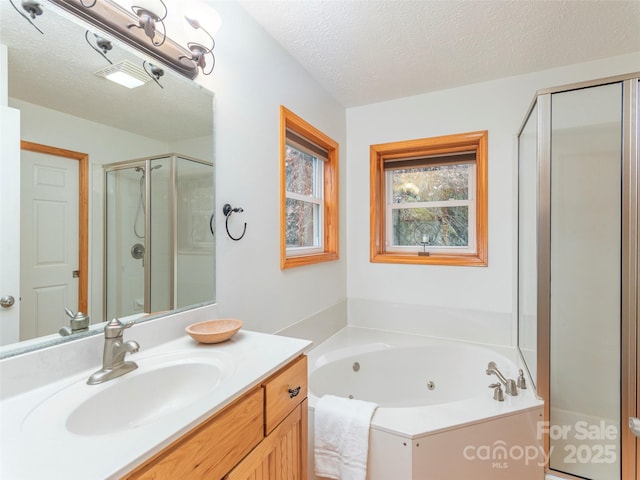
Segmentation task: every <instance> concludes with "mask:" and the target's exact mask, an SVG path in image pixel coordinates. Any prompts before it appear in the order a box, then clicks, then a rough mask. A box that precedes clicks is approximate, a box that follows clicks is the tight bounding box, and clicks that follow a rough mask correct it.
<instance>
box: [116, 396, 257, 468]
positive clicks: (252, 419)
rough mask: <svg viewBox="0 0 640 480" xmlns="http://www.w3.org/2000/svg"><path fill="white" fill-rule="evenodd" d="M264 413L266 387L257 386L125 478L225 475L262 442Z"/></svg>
mask: <svg viewBox="0 0 640 480" xmlns="http://www.w3.org/2000/svg"><path fill="white" fill-rule="evenodd" d="M262 415H263V389H262V388H256V389H254V390H252V391H250V392H248V393H246V394H245V395H244V396H243V397H242V398H241V399H239V400H236V401H235V402H234V403H233V404H231V405H230V406H229V407H227V408H225V409H224V410H222V411H221V412H219V413H217V414H216V415H215V416H214V417H213V418H211V419H210V420H207V421H205V423H204V424H202V425H201V426H199V427H196V428H195V429H194V430H192V431H191V432H189V433H187V434H186V435H185V436H184V437H182V438H180V439H179V440H177V441H176V442H174V443H173V444H171V445H170V446H169V447H167V448H166V449H165V450H163V451H162V452H160V453H159V454H157V455H156V456H155V457H153V458H152V459H151V460H150V461H148V462H147V463H145V464H144V465H142V466H141V467H139V468H137V469H136V470H134V471H133V472H132V473H130V474H129V475H127V476H126V477H125V478H126V479H127V480H129V479H154V480H155V479H157V480H160V479H167V480H175V479H181V478H184V479H187V478H188V479H189V480H196V479H216V478H222V477H223V476H224V475H226V474H227V473H228V472H229V471H230V470H231V469H232V468H233V467H234V466H235V465H236V464H237V463H238V462H240V460H242V458H244V457H245V455H247V454H248V453H249V452H250V451H251V450H252V449H253V448H254V447H255V446H256V445H258V444H259V443H260V442H261V441H262V439H263V436H264V434H263V416H262Z"/></svg>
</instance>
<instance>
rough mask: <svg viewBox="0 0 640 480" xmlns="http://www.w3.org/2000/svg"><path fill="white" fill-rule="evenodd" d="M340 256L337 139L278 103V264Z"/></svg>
mask: <svg viewBox="0 0 640 480" xmlns="http://www.w3.org/2000/svg"><path fill="white" fill-rule="evenodd" d="M337 258H338V144H337V143H336V142H335V141H334V140H332V139H331V138H329V137H328V136H327V135H325V134H324V133H322V132H321V131H320V130H318V129H316V128H315V127H313V126H312V125H311V124H309V123H308V122H306V121H304V120H303V119H302V118H300V117H299V116H297V115H296V114H294V113H293V112H291V111H290V110H288V109H287V108H285V107H283V106H281V107H280V267H281V268H282V269H285V268H291V267H297V266H302V265H309V264H313V263H318V262H326V261H329V260H336V259H337Z"/></svg>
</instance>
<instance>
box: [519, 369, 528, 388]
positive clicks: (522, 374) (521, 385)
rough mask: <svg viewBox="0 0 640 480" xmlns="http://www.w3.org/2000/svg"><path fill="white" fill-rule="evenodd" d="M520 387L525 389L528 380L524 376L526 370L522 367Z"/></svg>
mask: <svg viewBox="0 0 640 480" xmlns="http://www.w3.org/2000/svg"><path fill="white" fill-rule="evenodd" d="M518 388H521V389H523V390H524V389H526V388H527V381H526V380H525V378H524V371H523V370H522V369H520V375H519V376H518Z"/></svg>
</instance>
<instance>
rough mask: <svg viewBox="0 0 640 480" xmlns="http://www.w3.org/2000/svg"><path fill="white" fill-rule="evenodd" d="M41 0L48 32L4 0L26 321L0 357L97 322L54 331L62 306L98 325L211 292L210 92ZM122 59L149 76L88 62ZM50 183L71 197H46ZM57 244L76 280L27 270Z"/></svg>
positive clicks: (0, 37) (184, 304)
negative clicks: (134, 77) (136, 80)
mask: <svg viewBox="0 0 640 480" xmlns="http://www.w3.org/2000/svg"><path fill="white" fill-rule="evenodd" d="M15 3H16V4H17V5H18V6H19V5H20V2H15ZM42 8H43V10H44V12H43V14H42V15H40V16H38V17H37V18H36V19H35V20H34V23H36V25H37V27H38V28H39V29H40V30H41V31H42V33H40V32H39V31H38V30H37V29H36V28H34V27H33V26H32V25H30V24H29V23H28V22H27V21H26V20H25V19H23V18H21V17H20V15H19V14H18V13H17V12H16V10H15V9H14V8H13V7H12V5H11V4H10V2H2V3H0V22H1V23H0V44H3V45H6V47H7V50H8V73H7V72H2V73H1V74H2V75H7V80H8V82H7V83H8V96H9V99H8V104H9V107H11V108H14V109H18V110H19V111H20V140H21V141H22V149H21V158H20V164H21V167H20V171H21V177H22V180H21V182H20V188H21V192H20V197H21V203H22V208H21V209H20V212H16V214H19V215H21V228H20V230H21V231H20V235H21V237H20V245H21V250H22V252H21V260H20V264H21V265H20V278H21V281H20V283H21V286H20V296H21V297H22V301H21V302H20V307H21V308H20V317H21V318H20V329H19V331H20V334H19V336H18V338H2V339H1V343H2V346H1V347H0V358H1V357H3V356H10V355H14V354H16V353H20V352H21V351H25V349H29V350H31V349H34V348H40V347H41V346H44V345H50V344H52V343H57V342H60V341H67V340H69V339H72V338H77V337H78V336H84V335H87V334H91V333H94V332H89V333H85V332H83V333H78V334H72V335H70V336H62V335H60V334H59V333H58V331H59V329H60V328H62V327H64V326H68V325H69V317H68V315H67V313H65V308H68V309H69V310H71V311H72V312H74V313H75V312H76V311H77V310H83V309H86V313H87V314H88V315H89V316H90V318H91V324H92V325H93V326H95V324H98V323H101V322H104V321H105V320H109V319H110V318H109V317H114V316H117V317H133V318H140V319H142V318H152V316H157V315H161V314H165V313H167V312H169V311H173V310H176V309H184V308H189V306H193V305H201V304H203V303H210V302H213V301H214V300H215V285H214V281H215V280H214V279H215V273H214V270H215V258H214V251H215V245H214V244H215V236H214V231H213V224H214V222H213V212H214V197H215V195H214V191H213V189H214V182H213V175H214V173H213V160H214V159H213V125H212V123H213V95H212V93H211V92H209V91H207V90H205V89H203V88H201V87H200V86H198V85H197V84H196V83H194V82H193V81H191V80H189V79H187V78H185V77H183V76H180V75H178V74H176V73H174V72H172V71H170V70H169V69H168V68H163V73H162V75H158V72H157V70H154V69H153V68H152V66H151V64H150V63H149V59H148V58H147V59H144V58H142V57H140V56H138V54H137V53H135V52H134V51H133V50H132V49H131V48H130V47H126V46H123V45H121V44H119V43H118V42H117V41H116V40H114V39H109V40H111V44H112V48H111V49H108V50H105V52H104V54H102V49H101V46H100V45H99V44H98V43H97V41H96V37H95V35H94V31H91V30H87V28H86V27H85V26H84V25H82V24H81V23H80V22H78V21H77V20H75V19H71V18H70V17H69V16H68V14H64V13H61V12H60V11H59V10H58V9H57V8H56V7H54V6H52V5H50V4H49V3H48V2H43V3H42ZM95 33H97V32H95ZM105 57H106V58H105ZM145 60H146V61H145ZM123 61H126V62H128V63H129V65H132V66H133V67H135V68H137V69H138V71H139V72H141V75H142V76H143V79H144V76H145V75H146V76H147V77H148V78H146V80H147V81H146V83H144V84H143V85H142V86H139V87H137V88H131V89H130V88H125V87H123V86H121V85H118V84H116V83H113V82H111V81H108V80H106V79H105V78H104V77H99V76H97V75H96V74H95V73H94V72H97V71H99V70H101V69H104V68H105V67H110V66H111V64H110V63H109V62H112V63H113V64H116V63H119V62H123ZM160 67H162V66H160ZM145 70H146V71H145ZM147 72H150V73H151V74H152V75H148V73H147ZM154 74H155V75H154ZM82 159H84V160H82ZM3 162H5V159H4V158H3ZM83 162H84V167H82V165H81V164H82V163H83ZM67 171H69V172H70V173H69V175H68V176H67ZM16 181H17V179H16ZM43 185H44V186H43ZM56 185H58V186H61V185H64V186H65V187H64V188H62V189H59V190H66V191H67V193H69V192H72V194H71V195H69V199H68V200H67V199H65V200H62V199H60V198H57V197H55V194H52V195H53V197H50V198H45V197H42V195H47V192H45V193H42V192H41V191H40V190H43V189H44V190H45V191H46V190H47V189H49V190H52V189H53V187H55V186H56ZM50 187H51V188H50ZM38 189H40V190H38ZM27 190H29V191H27ZM32 190H33V191H32ZM49 193H51V192H49ZM0 195H3V194H2V192H0ZM82 195H84V197H83V196H82ZM25 199H26V200H25ZM0 202H3V203H5V202H6V199H5V198H0ZM65 202H69V206H67V204H66V203H65ZM5 204H6V203H5ZM34 205H35V207H33V206H34ZM61 205H63V206H61ZM27 207H28V208H27ZM32 207H33V208H32ZM82 209H84V210H85V211H86V222H84V221H82V215H79V214H78V212H79V211H80V210H82ZM23 227H25V228H23ZM70 232H71V233H70ZM16 233H17V232H16ZM83 243H84V244H85V245H86V247H84V248H85V251H86V254H85V260H84V266H79V260H76V259H78V258H82V253H81V252H82V248H83ZM63 247H64V248H65V249H69V250H64V251H68V252H71V253H68V254H67V253H60V252H62V251H63ZM0 248H5V245H0ZM23 257H24V258H23ZM63 257H64V258H70V259H71V261H70V262H68V263H69V266H68V267H69V269H68V271H65V272H63V274H62V276H63V277H65V278H66V277H68V278H67V280H68V281H69V283H68V284H65V286H60V285H59V282H58V281H57V280H56V281H53V282H52V283H51V284H50V285H46V284H41V283H38V282H40V280H37V279H35V280H34V279H33V278H32V277H33V276H34V275H35V274H34V265H36V266H37V265H38V262H40V264H43V263H50V264H54V263H56V262H58V263H64V262H59V261H58V260H59V259H60V258H63ZM3 268H4V266H3ZM35 270H38V269H37V268H35ZM34 285H35V287H34ZM34 292H35V293H34ZM4 294H5V292H3V293H2V295H4ZM18 301H19V299H18ZM3 321H4V320H3ZM93 330H95V331H98V327H94V328H93Z"/></svg>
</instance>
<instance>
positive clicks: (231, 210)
mask: <svg viewBox="0 0 640 480" xmlns="http://www.w3.org/2000/svg"><path fill="white" fill-rule="evenodd" d="M234 212H235V213H242V212H244V210H243V209H242V208H240V207H237V208H233V207H231V205H229V204H228V203H225V204H224V206H223V207H222V213H223V214H224V216H225V217H226V220H225V221H224V227H225V228H226V229H227V235H229V238H230V239H231V240H234V241H236V242H237V241H238V240H242V237H244V234H245V233H247V222H244V230H242V235H240V236H239V237H234V236H233V235H231V233H229V217H230V216H231V214H232V213H234Z"/></svg>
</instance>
